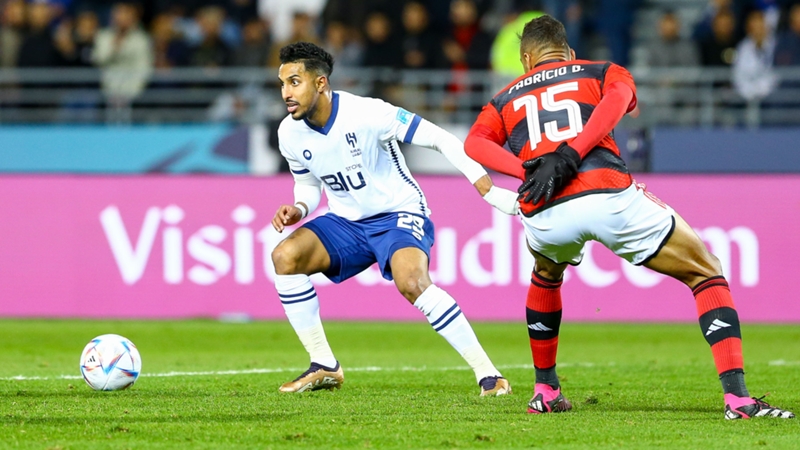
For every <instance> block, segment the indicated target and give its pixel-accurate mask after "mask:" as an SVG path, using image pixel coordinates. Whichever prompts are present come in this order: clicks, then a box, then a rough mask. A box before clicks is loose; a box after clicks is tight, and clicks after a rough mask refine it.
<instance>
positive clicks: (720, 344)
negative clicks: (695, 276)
mask: <svg viewBox="0 0 800 450" xmlns="http://www.w3.org/2000/svg"><path fill="white" fill-rule="evenodd" d="M692 293H693V294H694V298H695V301H696V302H697V316H698V317H699V319H700V328H701V330H702V332H703V334H704V335H705V338H706V341H707V342H708V344H709V345H710V346H711V353H712V354H713V355H714V364H716V366H717V373H719V374H720V375H723V374H725V373H726V372H731V371H738V372H743V371H744V361H743V359H742V334H741V331H740V328H739V315H738V314H737V313H736V309H735V307H734V306H733V298H732V297H731V291H730V289H729V288H728V283H727V282H726V281H725V278H724V277H722V276H717V277H711V278H709V279H707V280H705V281H703V282H702V283H700V284H698V285H697V286H695V287H694V289H692Z"/></svg>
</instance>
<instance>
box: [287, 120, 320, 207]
mask: <svg viewBox="0 0 800 450" xmlns="http://www.w3.org/2000/svg"><path fill="white" fill-rule="evenodd" d="M278 136H279V139H278V149H279V150H280V152H281V155H283V157H284V158H286V162H288V163H289V171H290V172H291V173H292V177H293V178H294V203H295V205H296V204H298V203H300V202H303V203H304V204H305V205H306V206H308V211H304V214H303V217H306V216H308V215H309V214H311V213H312V212H314V210H315V209H317V207H318V206H319V202H320V200H321V199H322V182H321V181H320V180H319V179H317V177H315V176H314V175H313V174H312V173H311V171H309V170H308V169H307V168H306V167H305V166H303V165H302V164H301V163H300V161H298V160H296V159H294V158H293V157H292V156H291V155H290V152H289V151H287V150H286V149H285V148H284V146H283V145H281V142H280V134H279V135H278ZM300 209H301V210H302V209H303V208H302V207H300Z"/></svg>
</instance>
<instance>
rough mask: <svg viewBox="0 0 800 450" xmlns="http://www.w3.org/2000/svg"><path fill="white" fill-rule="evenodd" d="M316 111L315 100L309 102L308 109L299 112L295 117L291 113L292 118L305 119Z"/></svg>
mask: <svg viewBox="0 0 800 450" xmlns="http://www.w3.org/2000/svg"><path fill="white" fill-rule="evenodd" d="M317 98H319V97H317ZM316 111H317V102H316V101H315V102H314V103H312V104H311V106H309V107H308V109H307V110H306V111H305V112H301V113H300V115H299V116H297V117H295V116H294V114H292V119H294V120H303V119H307V118H309V117H311V116H313V115H314V113H315V112H316Z"/></svg>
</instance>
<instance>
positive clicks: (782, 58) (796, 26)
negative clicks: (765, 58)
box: [775, 3, 800, 66]
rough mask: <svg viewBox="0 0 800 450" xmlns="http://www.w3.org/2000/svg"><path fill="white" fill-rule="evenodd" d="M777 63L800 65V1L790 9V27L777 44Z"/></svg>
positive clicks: (781, 64)
mask: <svg viewBox="0 0 800 450" xmlns="http://www.w3.org/2000/svg"><path fill="white" fill-rule="evenodd" d="M775 65H776V66H798V65H800V3H798V4H795V5H794V6H792V8H791V9H790V10H789V29H787V30H786V31H784V32H783V33H782V34H781V35H780V37H779V38H778V43H777V44H776V45H775Z"/></svg>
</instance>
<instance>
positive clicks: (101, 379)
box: [81, 334, 142, 391]
mask: <svg viewBox="0 0 800 450" xmlns="http://www.w3.org/2000/svg"><path fill="white" fill-rule="evenodd" d="M141 370H142V358H141V357H140V356H139V350H137V349H136V346H135V345H133V342H131V341H129V340H128V339H126V338H124V337H122V336H119V335H117V334H104V335H102V336H97V337H96V338H94V339H92V340H91V342H89V343H88V344H86V347H84V348H83V353H81V375H83V379H84V380H86V384H88V385H89V386H91V388H92V389H94V390H97V391H117V390H120V389H125V388H128V387H130V386H131V385H132V384H133V383H134V382H135V381H136V378H138V377H139V372H141Z"/></svg>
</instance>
